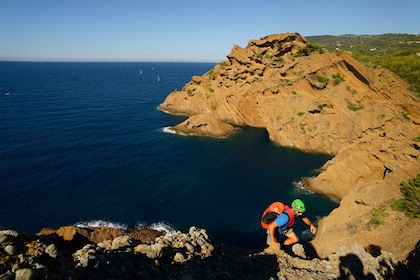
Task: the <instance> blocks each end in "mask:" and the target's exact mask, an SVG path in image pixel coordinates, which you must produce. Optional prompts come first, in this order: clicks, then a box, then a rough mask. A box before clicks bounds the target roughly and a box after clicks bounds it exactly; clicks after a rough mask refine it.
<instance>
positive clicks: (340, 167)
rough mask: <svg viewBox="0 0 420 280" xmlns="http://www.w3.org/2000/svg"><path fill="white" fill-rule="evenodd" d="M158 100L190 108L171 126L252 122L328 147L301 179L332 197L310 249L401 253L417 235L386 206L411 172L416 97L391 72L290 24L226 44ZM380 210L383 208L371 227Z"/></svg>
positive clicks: (416, 148)
mask: <svg viewBox="0 0 420 280" xmlns="http://www.w3.org/2000/svg"><path fill="white" fill-rule="evenodd" d="M159 109H160V110H163V111H166V112H169V113H175V114H185V115H187V116H189V118H188V119H187V120H186V121H184V122H182V123H180V124H178V125H176V126H174V127H172V128H171V129H172V130H173V131H175V132H178V133H182V134H189V135H190V134H191V135H203V136H213V137H226V136H228V135H229V134H231V133H234V132H235V130H236V129H238V127H241V126H252V127H261V128H265V129H266V130H267V131H268V134H269V137H270V139H271V140H272V141H273V142H275V143H277V144H278V145H281V146H284V147H290V148H297V149H300V150H303V151H308V152H321V153H326V154H329V155H332V156H334V157H333V158H332V159H331V160H330V161H328V162H327V163H326V164H325V165H324V166H323V167H321V169H320V170H321V171H322V172H321V173H320V174H319V175H318V176H317V177H315V178H304V179H303V182H304V184H305V186H306V187H307V188H309V189H312V190H314V191H315V192H318V193H322V194H325V195H328V196H330V197H333V198H336V199H338V200H340V206H339V207H338V208H337V209H335V210H334V211H332V213H331V214H330V215H329V216H328V217H326V218H323V219H322V220H320V221H319V223H318V225H319V230H318V234H317V237H316V238H315V239H314V240H313V242H312V244H313V246H314V247H315V249H316V251H317V253H318V255H319V256H321V257H327V256H328V255H329V254H331V253H333V252H335V251H336V250H337V248H339V247H340V246H348V247H351V246H352V245H353V244H355V243H358V244H361V245H362V246H364V247H365V248H372V247H374V248H380V249H383V250H386V251H389V252H393V253H394V254H395V255H396V256H397V258H398V259H399V260H402V259H404V258H405V257H406V256H407V254H408V252H409V251H410V250H411V249H412V248H413V247H414V246H415V244H416V243H417V242H418V241H419V239H420V231H419V228H420V221H419V219H409V218H406V217H405V216H404V215H403V214H401V213H397V212H394V211H393V210H391V208H390V204H391V203H392V202H393V201H395V200H396V199H398V198H399V197H400V196H401V193H400V190H399V189H400V183H401V181H403V180H406V179H409V178H410V177H413V176H415V175H416V174H417V173H419V172H420V162H419V156H420V144H419V142H416V141H415V139H419V137H420V102H419V100H417V99H416V98H415V97H414V95H412V94H411V93H410V92H409V91H408V85H407V84H406V83H405V82H404V81H402V80H401V79H400V78H399V77H398V76H396V75H395V74H393V73H392V72H390V71H388V70H386V69H383V68H380V67H376V66H372V67H368V66H365V65H363V64H361V63H360V62H358V61H357V60H355V59H353V58H352V57H351V56H350V55H348V54H347V53H345V52H341V51H340V50H337V52H335V53H330V52H325V51H323V50H322V49H320V48H318V47H317V46H314V45H312V44H309V43H308V41H307V40H306V39H305V38H304V37H302V36H301V35H299V34H297V33H287V34H279V35H270V36H266V37H264V38H261V39H259V40H250V41H249V43H248V45H247V46H246V47H245V48H241V47H239V46H234V47H233V49H232V52H231V54H229V55H228V56H227V60H226V61H224V62H222V63H220V64H218V65H216V66H215V67H214V69H212V70H210V71H209V72H208V73H206V74H204V75H203V76H201V77H198V76H195V77H193V78H192V79H191V81H190V82H189V83H188V84H186V85H185V86H184V88H183V89H182V90H180V91H174V92H172V93H171V94H170V95H169V96H168V97H167V98H166V100H165V101H164V102H163V103H162V104H161V105H160V107H159ZM279 199H280V198H279ZM379 210H380V211H381V213H386V215H383V216H384V218H383V219H384V220H383V221H381V224H382V225H379V226H377V227H374V228H372V227H371V226H369V225H370V224H369V222H370V221H371V219H372V218H373V216H374V214H375V211H376V212H377V211H379Z"/></svg>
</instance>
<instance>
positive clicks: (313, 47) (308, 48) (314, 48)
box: [294, 43, 324, 57]
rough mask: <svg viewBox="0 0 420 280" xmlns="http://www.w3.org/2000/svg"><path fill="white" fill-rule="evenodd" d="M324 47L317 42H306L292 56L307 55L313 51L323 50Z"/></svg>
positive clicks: (320, 51)
mask: <svg viewBox="0 0 420 280" xmlns="http://www.w3.org/2000/svg"><path fill="white" fill-rule="evenodd" d="M323 49H324V47H323V46H321V45H318V44H313V43H308V44H306V45H305V46H304V47H302V48H300V49H299V50H298V51H297V52H296V53H295V54H294V57H301V56H308V55H310V54H311V53H313V52H314V51H318V52H319V53H322V52H323Z"/></svg>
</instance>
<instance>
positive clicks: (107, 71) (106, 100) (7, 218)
mask: <svg viewBox="0 0 420 280" xmlns="http://www.w3.org/2000/svg"><path fill="white" fill-rule="evenodd" d="M214 65H215V64H212V63H163V62H160V63H156V62H130V63H129V62H124V63H119V62H107V63H105V62H96V63H93V62H92V63H88V62H84V63H76V62H73V63H71V62H67V63H64V62H63V63H60V62H46V63H40V62H0V133H1V134H0V135H1V136H0V137H1V138H0V139H1V141H0V205H1V210H0V228H11V229H15V230H18V231H21V232H26V233H30V234H33V233H36V232H38V231H39V230H40V229H41V228H43V227H52V228H58V227H60V226H63V225H72V224H79V225H114V226H120V227H129V228H136V227H141V226H151V225H152V226H154V227H159V226H163V227H164V228H166V229H167V230H181V231H187V230H188V228H189V227H190V226H191V225H195V226H197V227H201V228H205V229H206V230H207V231H208V232H209V233H210V234H211V236H213V238H214V239H215V241H216V242H223V243H230V244H234V245H238V246H242V247H245V248H257V247H259V246H263V245H264V243H265V232H264V230H262V229H261V227H260V216H261V213H262V211H263V210H264V209H265V208H266V207H267V206H268V205H269V204H270V203H271V202H273V201H276V200H279V201H284V202H287V203H290V202H291V201H292V200H293V199H294V198H295V197H299V198H301V199H302V200H304V201H305V202H306V204H307V209H308V217H309V218H311V219H313V220H316V219H317V218H319V217H322V216H324V215H326V214H328V213H329V212H330V211H331V210H332V209H333V208H335V207H336V206H337V203H336V202H334V201H332V200H330V199H328V198H327V197H324V196H322V195H318V194H314V193H309V192H307V191H305V190H303V189H302V188H300V187H299V184H298V182H299V180H300V178H302V177H305V176H314V175H316V174H317V172H316V169H317V168H319V167H320V166H322V165H323V163H325V162H326V161H327V160H328V159H329V157H328V156H326V155H320V154H308V153H302V152H299V151H297V150H293V149H286V148H282V147H279V146H276V145H275V144H273V143H272V142H270V141H269V139H268V135H267V133H266V131H265V130H263V129H256V128H248V127H247V128H241V129H240V131H239V132H238V133H237V134H235V135H233V136H231V137H229V138H226V139H211V138H201V137H185V136H180V135H175V134H170V133H165V132H164V128H165V127H168V126H172V125H175V124H177V123H179V122H181V121H182V120H184V119H185V118H186V117H185V116H175V115H169V114H166V113H164V112H161V111H159V110H157V106H158V105H159V104H160V103H162V102H163V101H164V99H165V97H166V96H167V95H168V94H169V93H170V92H172V91H173V90H175V89H181V88H182V87H183V86H184V85H185V84H186V83H187V82H189V81H190V80H191V77H192V76H193V75H202V74H204V73H205V72H207V71H208V70H210V69H211V68H213V67H214ZM295 229H296V231H297V232H298V234H299V235H301V237H304V238H305V236H308V231H307V230H306V229H307V227H306V226H305V225H304V224H303V223H302V222H301V223H299V222H298V223H297V225H296V228H295ZM307 238H310V236H309V237H307Z"/></svg>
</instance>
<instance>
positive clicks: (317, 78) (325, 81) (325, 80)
mask: <svg viewBox="0 0 420 280" xmlns="http://www.w3.org/2000/svg"><path fill="white" fill-rule="evenodd" d="M316 80H317V81H318V82H320V83H323V84H326V83H328V78H327V77H325V76H321V75H316Z"/></svg>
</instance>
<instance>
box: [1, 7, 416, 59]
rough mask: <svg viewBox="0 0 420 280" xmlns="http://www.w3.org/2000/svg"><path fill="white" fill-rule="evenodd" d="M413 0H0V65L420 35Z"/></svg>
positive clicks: (186, 55)
mask: <svg viewBox="0 0 420 280" xmlns="http://www.w3.org/2000/svg"><path fill="white" fill-rule="evenodd" d="M419 12H420V1H419V0H398V1H397V0H395V1H391V0H354V1H342V0H335V1H326V0H316V1H310V0H289V1H283V0H269V1H255V0H253V1H249V0H242V1H237V0H212V1H202V0H195V1H193V0H174V1H172V0H165V1H163V0H113V1H107V0H67V1H66V0H36V1H35V0H0V60H36V61H49V60H53V61H69V60H70V61H175V60H183V61H202V62H205V61H210V62H220V61H223V60H225V59H226V55H228V54H229V53H230V52H231V48H232V46H233V45H234V44H237V45H239V46H241V47H245V46H246V45H247V43H248V41H249V40H250V39H259V38H261V37H264V36H266V35H269V34H275V33H285V32H298V33H300V34H302V35H303V36H311V35H325V34H328V35H341V34H357V35H361V34H371V35H375V34H383V33H410V34H420V20H419Z"/></svg>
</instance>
